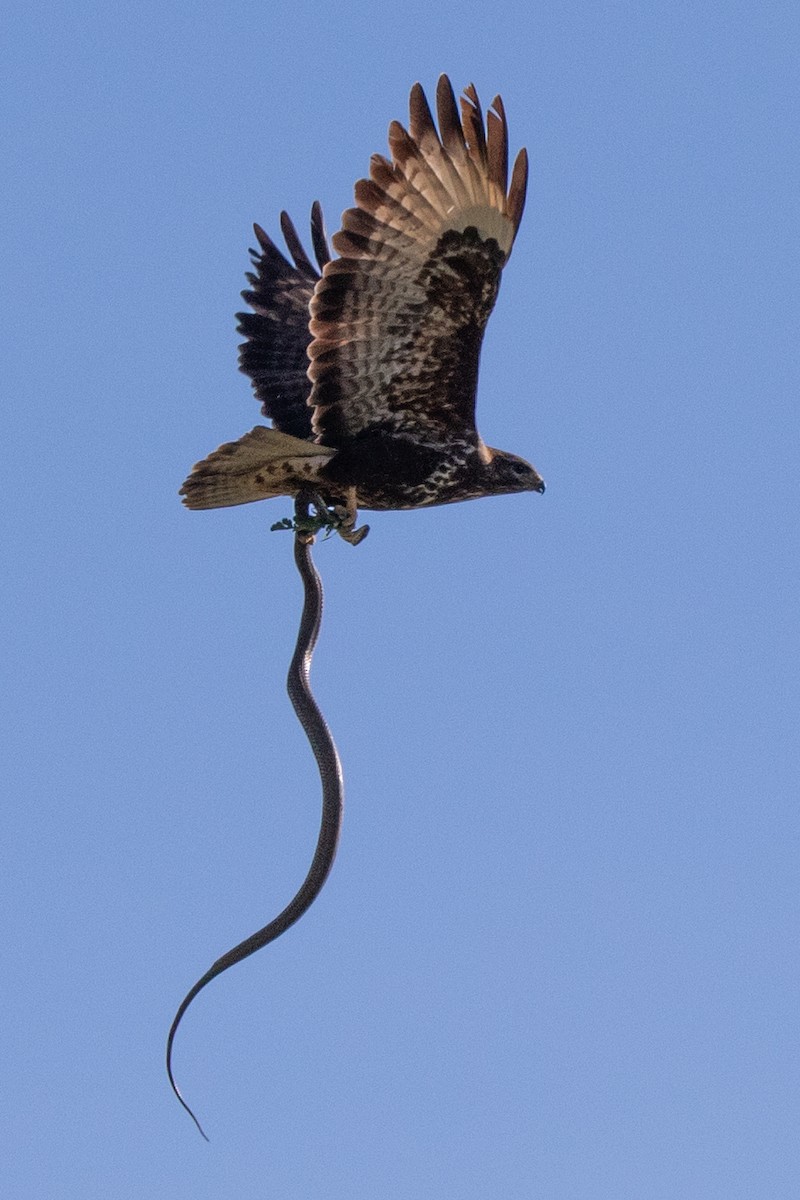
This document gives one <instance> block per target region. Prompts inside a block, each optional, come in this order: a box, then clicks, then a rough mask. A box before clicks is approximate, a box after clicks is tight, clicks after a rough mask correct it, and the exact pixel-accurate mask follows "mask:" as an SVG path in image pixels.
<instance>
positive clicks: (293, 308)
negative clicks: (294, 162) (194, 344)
mask: <svg viewBox="0 0 800 1200" xmlns="http://www.w3.org/2000/svg"><path fill="white" fill-rule="evenodd" d="M254 228H255V232H256V237H257V238H258V241H259V244H260V246H261V253H260V254H259V253H258V251H256V250H251V251H250V254H251V256H252V259H253V266H254V267H255V268H256V270H255V272H250V271H248V273H247V278H248V280H249V281H250V284H251V290H248V291H245V292H242V298H243V299H244V300H245V301H246V302H247V303H248V304H249V305H250V307H251V308H252V309H254V312H252V313H237V314H236V317H237V320H238V321H239V324H238V326H237V329H238V331H239V333H243V334H244V336H245V337H246V338H247V341H246V342H243V343H242V345H241V346H240V347H239V369H240V370H241V371H244V373H245V375H249V376H250V378H251V379H252V381H253V390H254V391H255V393H256V395H257V396H258V398H259V400H261V401H262V405H261V411H262V412H263V413H264V416H265V417H271V418H272V420H273V422H274V424H275V426H276V428H278V429H281V430H283V432H284V433H290V434H292V436H293V437H298V438H310V437H312V431H311V409H310V408H309V407H308V394H309V392H310V390H311V385H310V383H309V381H308V354H307V350H308V343H309V342H310V341H311V334H310V333H309V329H308V320H309V307H308V306H309V303H310V301H311V297H312V295H313V292H314V285H315V284H316V283H317V281H318V280H319V278H320V271H321V270H322V268H323V267H324V266H325V263H326V262H328V260H329V259H330V251H329V249H328V244H327V241H326V238H325V230H324V227H323V223H322V210H321V208H320V206H319V204H316V203H315V204H314V205H313V207H312V209H311V240H312V242H313V245H314V254H315V257H316V260H317V263H318V264H319V271H317V270H316V268H315V267H314V266H313V264H312V263H311V260H310V259H309V257H308V255H307V254H306V252H305V250H304V249H303V246H302V244H301V242H300V239H299V237H298V236H297V233H296V231H295V228H294V225H293V224H292V222H291V221H290V220H289V217H288V216H287V214H286V213H285V212H284V213H281V229H282V230H283V236H284V237H285V239H286V245H287V246H288V247H289V253H290V254H291V256H292V259H293V261H294V266H292V264H291V263H290V262H289V261H288V260H287V259H286V258H285V257H284V256H283V255H282V254H281V252H280V250H278V248H277V246H276V245H275V244H274V242H272V240H271V239H270V238H268V237H267V235H266V233H264V230H263V229H261V227H260V226H259V225H256V226H254Z"/></svg>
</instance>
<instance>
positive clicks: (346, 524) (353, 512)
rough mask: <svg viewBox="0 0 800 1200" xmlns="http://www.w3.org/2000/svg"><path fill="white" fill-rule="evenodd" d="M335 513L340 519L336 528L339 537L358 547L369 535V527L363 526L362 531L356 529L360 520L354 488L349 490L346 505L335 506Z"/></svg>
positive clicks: (346, 495) (346, 494)
mask: <svg viewBox="0 0 800 1200" xmlns="http://www.w3.org/2000/svg"><path fill="white" fill-rule="evenodd" d="M333 511H334V513H335V514H336V516H337V517H338V519H339V524H338V526H337V527H336V532H337V533H338V534H339V537H341V538H344V540H345V541H346V542H349V543H350V545H351V546H357V545H358V543H359V542H363V540H364V538H365V537H366V536H367V534H368V533H369V525H362V526H361V528H360V529H356V527H355V526H356V521H357V520H358V501H357V497H356V489H355V488H354V487H350V488H348V489H347V491H346V492H345V503H344V504H334V506H333Z"/></svg>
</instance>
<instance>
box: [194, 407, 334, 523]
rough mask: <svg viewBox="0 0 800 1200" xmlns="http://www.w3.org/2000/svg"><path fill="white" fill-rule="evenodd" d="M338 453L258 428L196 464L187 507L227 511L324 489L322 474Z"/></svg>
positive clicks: (277, 432)
mask: <svg viewBox="0 0 800 1200" xmlns="http://www.w3.org/2000/svg"><path fill="white" fill-rule="evenodd" d="M335 453H336V451H335V450H331V449H329V448H328V447H327V446H318V445H317V444H316V443H315V442H307V441H304V440H303V439H302V438H295V437H290V435H289V434H288V433H281V431H280V430H279V429H268V428H267V427H266V426H264V425H256V427H255V429H251V430H250V432H249V433H246V434H245V435H244V437H240V438H239V440H238V442H226V443H225V445H223V446H220V447H219V449H218V450H215V451H214V452H213V454H209V456H208V458H204V459H203V461H202V462H199V463H196V464H195V466H194V467H193V468H192V473H191V475H190V476H189V478H188V479H187V480H186V482H185V483H184V485H183V487H182V488H181V490H180V495H181V496H183V503H184V504H185V505H186V507H187V508H226V507H228V506H229V505H233V504H249V503H250V502H251V501H253V500H267V499H269V497H270V496H292V495H296V493H297V492H299V491H300V490H301V489H302V488H304V487H308V488H309V490H311V491H314V490H315V489H316V488H317V487H318V486H319V474H318V473H319V470H320V468H321V467H324V466H325V464H326V463H327V462H329V461H330V459H331V458H332V457H333V455H334V454H335Z"/></svg>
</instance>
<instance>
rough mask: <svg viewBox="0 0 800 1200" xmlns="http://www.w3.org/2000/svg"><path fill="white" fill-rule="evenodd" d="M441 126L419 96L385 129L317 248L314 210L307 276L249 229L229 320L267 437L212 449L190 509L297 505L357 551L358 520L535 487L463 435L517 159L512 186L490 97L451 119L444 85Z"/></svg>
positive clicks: (522, 174)
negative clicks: (278, 500) (362, 514)
mask: <svg viewBox="0 0 800 1200" xmlns="http://www.w3.org/2000/svg"><path fill="white" fill-rule="evenodd" d="M436 108H437V115H438V123H439V130H438V132H437V130H436V126H435V124H434V121H433V117H432V116H431V111H430V108H429V107H428V102H427V100H426V99H425V93H424V92H423V90H422V88H421V87H420V85H419V84H415V85H414V87H413V88H412V90H411V98H410V121H409V127H408V129H407V130H406V129H405V128H404V127H403V126H402V125H401V124H400V123H399V122H397V121H393V122H392V124H391V125H390V126H389V148H390V151H391V160H390V159H387V158H384V157H383V156H382V155H379V154H376V155H373V157H372V160H371V163H370V177H369V179H360V180H359V181H358V182H357V183H356V186H355V201H356V207H355V208H350V209H348V210H347V211H346V212H345V213H344V214H343V217H342V228H341V230H340V231H339V232H338V233H336V234H335V235H334V237H333V248H334V250H335V251H336V252H337V253H338V255H339V257H338V258H332V257H331V254H330V251H329V249H328V244H327V240H326V237H325V231H324V228H323V223H322V213H321V210H320V207H319V205H318V204H314V206H313V208H312V210H311V239H312V244H313V247H314V256H315V258H316V263H317V265H316V266H315V265H314V264H313V263H312V262H311V260H310V258H309V257H308V255H307V254H306V252H305V250H304V249H303V246H302V244H301V242H300V239H299V238H298V236H297V233H296V231H295V228H294V226H293V225H292V222H291V221H290V220H289V217H288V216H287V215H286V213H283V214H282V215H281V228H282V230H283V235H284V238H285V239H286V244H287V246H288V249H289V253H290V255H291V258H292V262H289V261H288V259H287V258H285V257H284V256H283V254H281V252H280V251H279V250H278V249H277V247H276V246H275V245H274V244H273V242H272V241H271V240H270V239H269V237H267V235H266V233H264V231H263V230H262V229H261V228H260V227H259V226H258V225H256V226H255V232H256V237H257V238H258V242H259V245H260V248H261V249H260V252H259V251H252V252H251V253H252V256H253V266H254V268H255V270H254V272H253V273H251V274H248V279H249V281H250V285H251V286H250V289H249V290H248V291H245V292H243V293H242V295H243V297H244V299H245V301H246V302H247V304H248V305H249V306H250V307H251V308H252V310H253V311H252V312H251V313H240V314H239V317H238V319H239V322H240V323H239V331H240V332H241V333H242V334H244V336H245V338H246V339H247V340H246V341H245V342H244V344H243V345H242V347H241V350H240V364H241V370H242V371H244V373H245V374H246V375H249V376H250V378H251V380H252V382H253V388H254V390H255V393H256V395H257V397H258V398H259V400H260V401H261V404H262V412H263V413H264V415H265V416H266V417H269V418H270V419H271V420H272V423H273V426H272V428H268V427H267V426H264V425H257V426H256V427H255V429H253V430H251V431H250V433H246V434H245V435H244V437H241V438H239V440H238V441H236V442H229V443H226V444H225V445H223V446H220V448H219V449H218V450H215V451H214V453H213V454H210V455H209V456H208V458H206V459H204V460H203V461H202V462H200V463H198V464H197V465H196V466H195V467H194V469H193V470H192V473H191V475H190V476H189V478H188V479H187V480H186V482H185V483H184V485H183V488H182V489H181V495H182V496H183V502H184V504H186V505H187V507H189V508H221V507H225V506H226V505H233V504H247V503H249V502H250V501H253V500H264V499H267V498H268V497H271V496H283V495H290V496H293V495H298V494H299V493H301V492H303V493H308V494H311V495H313V496H314V497H315V498H316V501H317V503H318V504H319V505H321V506H322V511H323V512H324V513H325V515H326V517H329V518H330V519H331V523H332V524H335V526H336V527H337V528H338V531H339V532H340V533H341V535H342V536H343V537H344V538H345V539H346V540H347V541H350V542H353V543H356V542H358V541H360V540H361V538H362V537H363V536H364V534H365V533H366V532H367V527H366V526H363V527H362V528H361V529H356V519H357V513H358V509H359V508H364V509H373V510H380V509H404V508H422V507H427V506H429V505H433V504H452V503H455V502H456V501H458V500H472V499H476V498H477V497H480V496H494V495H502V494H504V493H509V492H527V491H535V492H543V491H544V481H543V480H542V478H541V476H540V475H539V474H538V472H537V471H536V470H535V469H534V468H533V467H532V466H531V465H530V463H528V462H526V461H525V460H524V459H522V458H518V457H517V456H516V455H514V454H508V453H507V452H506V451H504V450H495V449H493V448H492V447H491V446H487V445H486V444H485V442H484V441H483V439H482V438H481V436H480V434H479V433H478V431H477V429H476V426H475V396H476V391H477V384H478V360H479V357H480V350H481V342H482V340H483V332H484V329H485V328H486V322H487V321H488V319H489V314H490V313H491V311H492V308H493V307H494V303H495V299H496V298H497V290H498V287H499V285H500V275H501V272H502V270H503V267H504V266H505V264H506V262H507V261H508V257H509V255H510V253H511V247H512V245H513V244H514V238H515V236H516V233H517V229H518V227H519V222H520V218H521V217H522V210H523V207H524V204H525V189H526V184H527V176H528V162H527V155H526V153H525V151H524V150H521V151H520V153H519V155H518V156H517V159H516V162H515V163H514V168H513V171H512V173H511V183H510V185H509V184H508V133H507V128H506V118H505V113H504V110H503V103H502V101H501V99H500V97H499V96H497V97H495V99H494V100H493V101H492V105H491V107H490V109H489V111H488V114H487V119H486V124H485V125H484V118H483V114H482V112H481V107H480V102H479V100H478V96H477V93H476V91H475V88H474V87H473V86H472V85H471V84H470V86H469V87H468V88H467V89H466V90H465V92H464V95H463V96H462V97H461V101H460V113H459V108H458V107H457V105H456V99H455V96H454V94H453V89H452V87H451V86H450V81H449V80H448V78H447V77H446V76H445V75H443V76H442V77H441V78H440V79H439V83H438V86H437V89H436Z"/></svg>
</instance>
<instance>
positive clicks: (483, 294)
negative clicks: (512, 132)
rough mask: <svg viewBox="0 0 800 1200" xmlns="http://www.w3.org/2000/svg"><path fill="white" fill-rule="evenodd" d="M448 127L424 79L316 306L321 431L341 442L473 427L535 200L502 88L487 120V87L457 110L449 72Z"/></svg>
mask: <svg viewBox="0 0 800 1200" xmlns="http://www.w3.org/2000/svg"><path fill="white" fill-rule="evenodd" d="M436 101H437V111H438V118H439V133H438V134H437V132H436V127H435V125H434V123H433V118H432V117H431V112H430V109H429V107H428V102H427V100H426V99H425V94H424V92H423V90H422V88H421V87H420V85H419V84H415V85H414V87H413V89H412V91H411V99H410V117H411V119H410V124H409V131H408V132H407V131H406V130H405V129H404V128H403V126H402V125H400V124H399V123H398V122H396V121H393V122H392V124H391V125H390V127H389V147H390V150H391V153H392V161H391V162H389V161H388V160H387V159H385V158H383V157H382V156H380V155H374V156H373V158H372V161H371V164H370V178H369V179H368V180H367V179H361V180H359V182H358V183H357V184H356V188H355V198H356V203H357V206H358V207H356V208H351V209H348V210H347V212H345V213H344V215H343V217H342V229H341V231H340V232H339V233H337V234H335V235H334V237H333V246H334V248H335V249H336V250H338V251H339V253H340V254H341V258H338V259H334V260H333V261H331V262H329V263H327V264H326V266H325V269H324V271H323V277H322V279H321V280H320V281H319V283H317V285H316V287H315V289H314V296H313V299H312V301H311V322H310V329H311V333H312V335H313V339H314V340H313V341H312V342H311V345H310V347H309V350H308V355H309V358H310V359H311V366H310V368H309V371H308V374H309V378H310V379H311V381H312V383H313V388H312V391H311V397H310V400H309V403H310V404H311V405H312V406H313V407H314V410H315V411H314V422H313V424H314V431H315V433H317V434H318V435H319V437H320V440H321V441H322V442H323V443H325V444H327V445H331V446H336V445H339V444H341V443H342V442H345V441H347V440H349V439H350V438H352V437H354V436H355V435H356V434H359V433H362V432H364V431H365V430H370V429H381V430H385V431H387V432H395V433H403V432H406V433H409V434H411V435H412V436H414V437H415V438H419V439H423V440H424V439H426V438H427V439H428V440H434V441H438V440H441V438H442V436H443V435H444V436H452V435H453V434H457V433H459V432H461V433H473V434H474V430H475V391H476V387H477V373H478V357H479V354H480V347H481V340H482V338H483V331H484V328H485V325H486V322H487V320H488V318H489V314H490V312H491V311H492V307H493V306H494V302H495V298H496V296H497V289H498V286H499V282H500V272H501V270H502V268H503V266H504V264H505V263H506V261H507V260H508V256H509V254H510V253H511V247H512V245H513V242H514V237H515V235H516V232H517V228H518V226H519V222H520V218H521V217H522V210H523V206H524V204H525V189H526V184H527V174H528V163H527V155H526V153H525V151H524V150H521V151H520V153H519V155H518V156H517V160H516V162H515V164H514V170H513V173H512V177H511V186H510V187H509V188H508V191H507V190H506V186H507V172H508V134H507V129H506V120H505V113H504V111H503V104H502V101H501V100H500V97H499V96H497V97H495V99H494V101H493V102H492V106H491V108H490V110H489V113H488V120H487V126H486V129H484V123H483V116H482V113H481V108H480V103H479V101H478V96H477V94H476V92H475V88H474V87H473V86H472V85H471V84H470V86H469V87H468V88H467V89H466V92H465V94H464V96H462V98H461V116H460V118H459V113H458V109H457V107H456V102H455V97H454V95H453V89H452V88H451V86H450V81H449V80H448V79H447V77H446V76H445V75H442V76H441V78H440V79H439V83H438V87H437V90H436Z"/></svg>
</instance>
